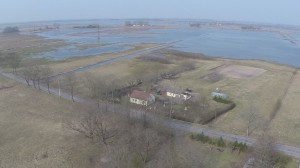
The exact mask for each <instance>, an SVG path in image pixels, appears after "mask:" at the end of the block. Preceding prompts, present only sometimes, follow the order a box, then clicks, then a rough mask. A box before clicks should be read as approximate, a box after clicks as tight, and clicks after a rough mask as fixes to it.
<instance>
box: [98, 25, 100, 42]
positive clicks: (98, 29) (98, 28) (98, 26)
mask: <svg viewBox="0 0 300 168" xmlns="http://www.w3.org/2000/svg"><path fill="white" fill-rule="evenodd" d="M99 40H100V25H99V24H98V42H99Z"/></svg>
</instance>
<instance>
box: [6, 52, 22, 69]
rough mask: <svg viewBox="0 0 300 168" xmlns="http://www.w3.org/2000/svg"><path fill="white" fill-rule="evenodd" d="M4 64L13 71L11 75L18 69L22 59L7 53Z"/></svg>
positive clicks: (14, 54) (13, 53)
mask: <svg viewBox="0 0 300 168" xmlns="http://www.w3.org/2000/svg"><path fill="white" fill-rule="evenodd" d="M4 60H5V62H6V64H7V65H8V66H10V67H11V68H12V69H13V73H16V71H17V68H19V67H20V64H21V62H22V57H21V56H20V55H18V54H17V53H15V52H12V53H8V54H7V55H6V56H5V58H4Z"/></svg>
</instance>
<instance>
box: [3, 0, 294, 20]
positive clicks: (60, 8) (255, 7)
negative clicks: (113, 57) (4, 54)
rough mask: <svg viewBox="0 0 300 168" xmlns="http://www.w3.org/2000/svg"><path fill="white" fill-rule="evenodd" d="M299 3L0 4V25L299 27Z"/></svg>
mask: <svg viewBox="0 0 300 168" xmlns="http://www.w3.org/2000/svg"><path fill="white" fill-rule="evenodd" d="M299 17H300V0H106V1H105V0H0V23H11V22H26V21H44V20H67V19H98V18H99V19H102V18H118V19H122V18H186V19H214V20H224V21H249V22H262V23H281V24H292V25H300V18H299Z"/></svg>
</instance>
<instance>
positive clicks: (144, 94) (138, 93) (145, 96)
mask: <svg viewBox="0 0 300 168" xmlns="http://www.w3.org/2000/svg"><path fill="white" fill-rule="evenodd" d="M130 97H132V98H136V99H139V100H148V98H149V97H150V93H147V92H144V91H139V90H134V91H133V92H132V93H131V95H130Z"/></svg>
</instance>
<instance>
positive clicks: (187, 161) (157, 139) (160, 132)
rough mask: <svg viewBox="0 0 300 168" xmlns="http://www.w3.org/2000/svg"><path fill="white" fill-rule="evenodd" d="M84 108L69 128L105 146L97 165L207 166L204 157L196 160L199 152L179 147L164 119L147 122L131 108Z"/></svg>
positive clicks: (119, 167)
mask: <svg viewBox="0 0 300 168" xmlns="http://www.w3.org/2000/svg"><path fill="white" fill-rule="evenodd" d="M83 109H84V110H82V111H81V112H80V114H81V115H82V116H81V117H80V118H79V119H78V120H76V121H70V123H69V124H68V128H70V130H72V131H76V132H78V133H80V134H81V135H82V136H84V137H86V138H87V139H89V140H90V141H91V142H92V144H95V145H102V146H103V147H104V149H105V151H102V152H101V154H100V156H101V157H96V158H98V160H97V161H96V162H97V163H96V166H95V167H108V168H110V167H113V168H144V167H164V168H176V167H178V168H179V167H191V165H193V166H192V167H203V160H202V159H201V157H197V159H195V160H193V156H197V154H195V155H193V154H194V153H193V152H192V151H187V149H185V147H182V149H180V150H176V148H181V147H180V143H176V139H177V138H176V134H175V132H174V131H173V130H172V129H169V128H167V127H165V125H164V122H163V120H155V121H151V122H148V121H146V123H145V120H140V119H133V118H131V117H129V116H130V114H129V113H130V109H128V110H127V111H128V113H127V115H120V113H115V112H112V111H110V112H105V111H103V110H102V108H98V107H91V105H89V106H87V107H84V108H83ZM122 110H124V109H122ZM116 111H117V110H116ZM178 145H179V146H178ZM188 153H189V154H191V155H193V156H190V155H189V154H188ZM196 153H201V152H199V151H196ZM103 160H105V161H103Z"/></svg>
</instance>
